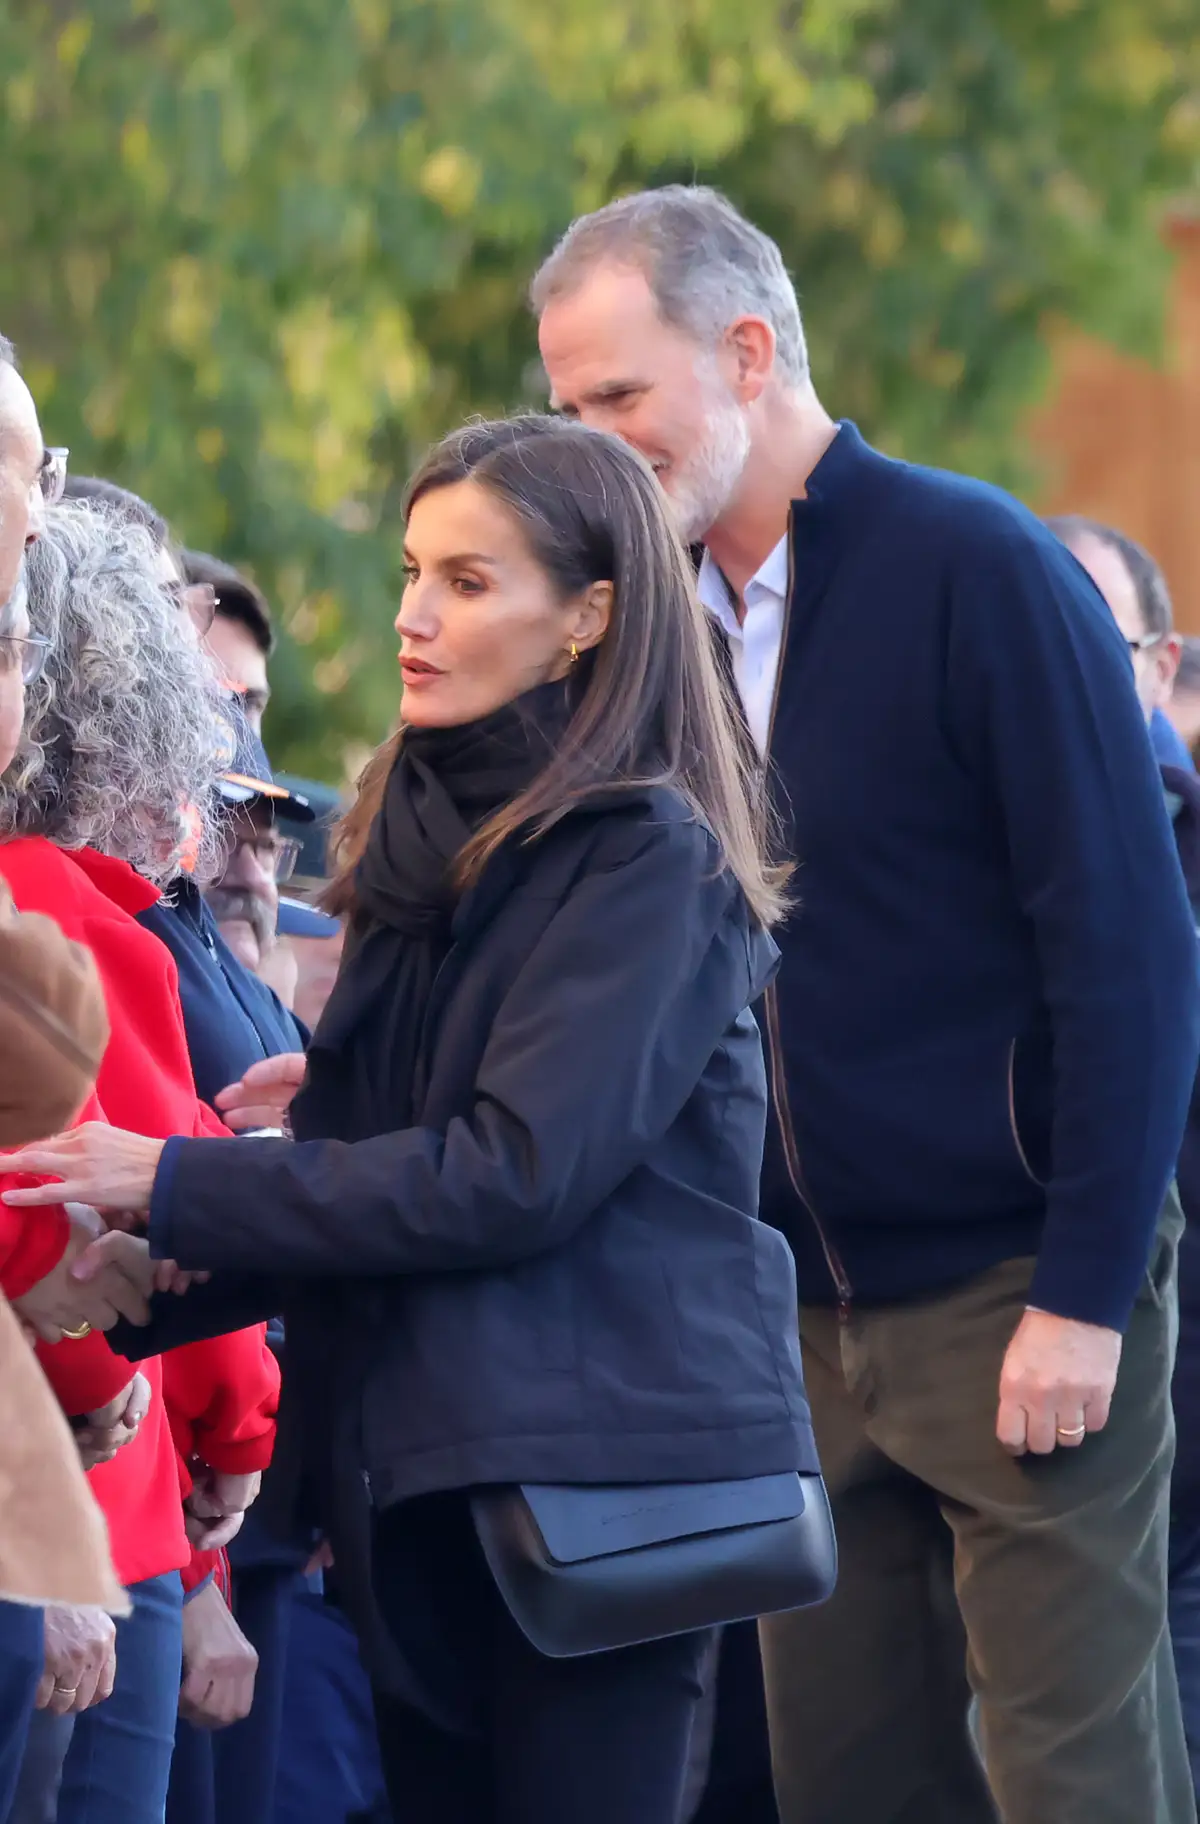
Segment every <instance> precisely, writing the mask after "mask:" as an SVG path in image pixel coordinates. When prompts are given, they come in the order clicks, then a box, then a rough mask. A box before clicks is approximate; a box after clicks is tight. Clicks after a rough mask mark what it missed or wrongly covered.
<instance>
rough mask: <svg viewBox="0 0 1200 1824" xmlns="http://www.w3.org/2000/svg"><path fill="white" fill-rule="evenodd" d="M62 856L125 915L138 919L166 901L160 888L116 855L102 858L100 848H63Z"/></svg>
mask: <svg viewBox="0 0 1200 1824" xmlns="http://www.w3.org/2000/svg"><path fill="white" fill-rule="evenodd" d="M61 852H62V854H63V855H64V856H65V857H66V859H67V860H68V861H70V862H73V863H74V864H75V866H76V867H77V868H78V869H79V871H80V873H82V874H86V875H87V877H88V879H89V880H90V881H91V883H92V885H93V886H94V887H96V888H97V889H98V891H99V892H101V893H103V895H104V897H105V898H106V899H110V900H111V901H112V903H113V904H114V905H115V906H119V907H120V909H121V911H122V912H128V913H129V914H130V916H131V917H134V918H136V917H137V915H138V913H139V912H144V911H145V910H146V909H147V907H148V906H153V905H156V904H157V903H158V901H159V900H160V899H161V898H162V895H161V893H160V892H159V890H158V888H157V887H154V886H151V884H150V882H149V881H148V880H147V879H145V877H144V876H143V875H141V874H139V873H138V872H137V870H136V869H134V868H131V867H130V865H129V863H128V862H127V861H118V860H117V858H116V856H115V855H102V854H101V853H100V851H99V849H63V850H62V851H61Z"/></svg>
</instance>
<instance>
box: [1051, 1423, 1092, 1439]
mask: <svg viewBox="0 0 1200 1824" xmlns="http://www.w3.org/2000/svg"><path fill="white" fill-rule="evenodd" d="M1055 1430H1056V1432H1057V1434H1058V1436H1059V1437H1060V1438H1069V1439H1070V1440H1071V1441H1072V1442H1074V1440H1075V1439H1076V1438H1081V1437H1082V1436H1083V1434H1084V1432H1085V1431H1086V1430H1087V1426H1086V1425H1058V1426H1056V1427H1055Z"/></svg>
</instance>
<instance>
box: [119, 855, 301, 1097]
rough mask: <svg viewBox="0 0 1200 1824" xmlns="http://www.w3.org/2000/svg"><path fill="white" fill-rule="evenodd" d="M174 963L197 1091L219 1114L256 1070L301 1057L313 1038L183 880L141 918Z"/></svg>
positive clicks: (193, 883)
mask: <svg viewBox="0 0 1200 1824" xmlns="http://www.w3.org/2000/svg"><path fill="white" fill-rule="evenodd" d="M138 923H139V924H140V925H145V927H146V929H147V930H148V931H153V933H154V935H155V937H157V938H159V939H160V940H161V941H162V942H163V943H164V944H165V945H166V946H167V949H168V950H169V951H170V952H171V955H172V956H173V957H174V958H175V963H176V966H177V968H178V970H179V1001H180V1005H181V1006H182V1008H183V1024H184V1029H185V1031H186V1033H187V1042H188V1053H189V1056H190V1057H191V1061H192V1075H193V1076H194V1077H195V1079H196V1089H197V1091H198V1092H199V1094H200V1095H201V1096H202V1097H203V1099H204V1101H206V1102H208V1103H210V1104H212V1105H214V1106H215V1103H216V1098H217V1096H218V1095H219V1093H220V1091H221V1090H223V1089H226V1088H228V1086H229V1085H230V1084H231V1083H237V1082H238V1081H239V1080H240V1079H241V1078H242V1077H243V1076H244V1075H245V1074H246V1072H247V1071H248V1070H249V1068H250V1066H251V1065H252V1064H257V1063H259V1062H260V1061H261V1060H262V1059H263V1058H273V1057H275V1056H276V1055H277V1054H278V1053H279V1052H284V1051H303V1050H304V1048H305V1046H306V1045H307V1044H308V1034H307V1032H306V1031H305V1029H304V1027H303V1026H302V1025H301V1024H300V1023H299V1021H298V1020H297V1019H295V1017H294V1016H293V1015H292V1014H290V1013H289V1012H288V1010H287V1008H286V1007H285V1006H284V1005H283V1002H282V1001H281V1000H280V999H279V997H278V996H277V995H276V994H275V993H274V992H273V991H272V990H271V989H270V988H268V987H267V985H266V983H265V982H260V981H259V979H258V977H257V976H256V975H253V974H252V973H251V972H250V970H249V969H247V968H246V967H245V965H244V964H242V963H240V962H239V961H238V959H237V957H236V956H234V954H233V952H232V950H230V948H229V946H228V945H227V944H226V942H225V940H224V938H223V937H222V936H221V933H220V931H219V930H218V929H217V925H216V921H215V920H214V918H213V915H212V913H211V912H210V911H209V909H208V907H207V905H206V904H205V903H204V900H203V898H202V897H201V894H200V891H199V889H198V888H197V886H196V884H195V882H194V881H192V880H189V879H188V878H187V877H186V876H182V875H181V876H180V878H179V879H178V880H176V881H175V882H173V884H172V886H171V888H170V890H169V893H168V894H167V895H166V896H164V897H163V898H162V899H160V900H158V901H156V903H155V904H154V905H152V906H149V907H147V909H146V911H145V912H142V913H140V914H139V915H138Z"/></svg>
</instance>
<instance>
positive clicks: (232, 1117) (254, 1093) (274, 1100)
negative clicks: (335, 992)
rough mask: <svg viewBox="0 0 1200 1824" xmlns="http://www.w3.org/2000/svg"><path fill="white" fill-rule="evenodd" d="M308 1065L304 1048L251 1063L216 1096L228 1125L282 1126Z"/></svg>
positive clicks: (242, 1129) (235, 1127)
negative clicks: (237, 1078)
mask: <svg viewBox="0 0 1200 1824" xmlns="http://www.w3.org/2000/svg"><path fill="white" fill-rule="evenodd" d="M305 1068H306V1063H305V1057H304V1053H303V1052H302V1051H285V1052H281V1053H280V1055H279V1056H278V1057H274V1058H262V1059H260V1061H259V1062H258V1063H257V1064H252V1065H251V1066H250V1068H249V1070H248V1071H247V1072H246V1074H245V1076H244V1077H243V1078H242V1080H241V1082H240V1083H231V1084H230V1086H229V1088H228V1089H223V1090H222V1091H221V1093H220V1095H219V1096H218V1097H217V1108H218V1109H219V1110H220V1114H221V1119H222V1121H224V1123H225V1125H226V1127H231V1128H232V1129H233V1131H234V1132H235V1133H239V1134H240V1133H244V1132H245V1131H246V1130H247V1128H255V1127H279V1126H281V1125H282V1122H283V1117H284V1116H285V1115H286V1113H287V1111H288V1109H289V1108H290V1107H291V1105H292V1098H293V1097H294V1096H295V1094H296V1091H297V1090H298V1089H299V1087H300V1085H301V1083H303V1081H304V1072H305ZM25 1169H26V1170H28V1169H29V1168H28V1167H26V1168H25Z"/></svg>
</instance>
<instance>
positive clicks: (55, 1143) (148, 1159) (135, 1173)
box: [3, 1121, 166, 1228]
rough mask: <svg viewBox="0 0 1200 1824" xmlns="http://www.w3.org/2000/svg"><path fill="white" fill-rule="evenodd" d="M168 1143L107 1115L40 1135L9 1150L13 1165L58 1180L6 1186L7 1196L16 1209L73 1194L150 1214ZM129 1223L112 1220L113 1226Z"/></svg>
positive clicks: (119, 1209)
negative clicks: (44, 1136)
mask: <svg viewBox="0 0 1200 1824" xmlns="http://www.w3.org/2000/svg"><path fill="white" fill-rule="evenodd" d="M165 1145H166V1141H165V1140H151V1139H148V1138H147V1136H146V1135H145V1134H128V1133H125V1132H124V1130H123V1129H121V1128H119V1127H109V1126H108V1124H107V1123H106V1122H104V1121H86V1122H85V1123H84V1125H83V1126H82V1127H72V1128H69V1129H68V1131H67V1132H66V1133H65V1134H57V1135H55V1137H54V1138H53V1139H52V1140H38V1141H35V1142H34V1144H33V1145H32V1146H25V1147H22V1148H21V1149H20V1151H19V1152H15V1153H10V1154H9V1155H8V1159H7V1165H6V1169H7V1170H8V1171H10V1172H31V1173H33V1174H34V1175H35V1176H37V1177H42V1176H45V1177H47V1178H54V1179H57V1180H59V1182H58V1183H56V1184H42V1185H34V1186H32V1187H30V1188H29V1189H27V1190H17V1191H5V1192H4V1193H3V1201H4V1202H5V1203H6V1204H8V1205H9V1207H10V1208H11V1209H14V1210H17V1209H36V1208H37V1207H38V1206H39V1205H41V1204H46V1203H68V1202H70V1201H71V1200H72V1199H74V1200H76V1201H78V1202H80V1203H90V1204H92V1205H93V1206H94V1208H96V1209H98V1210H104V1211H106V1212H107V1211H116V1212H118V1213H129V1212H132V1213H133V1214H135V1215H145V1213H146V1211H147V1210H148V1209H149V1208H150V1198H151V1196H152V1195H153V1192H154V1178H155V1174H156V1173H157V1171H158V1162H159V1160H160V1158H161V1157H162V1150H163V1147H164V1146H165ZM124 1226H126V1225H125V1224H123V1223H113V1222H112V1221H111V1220H110V1221H109V1227H110V1228H112V1227H124Z"/></svg>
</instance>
